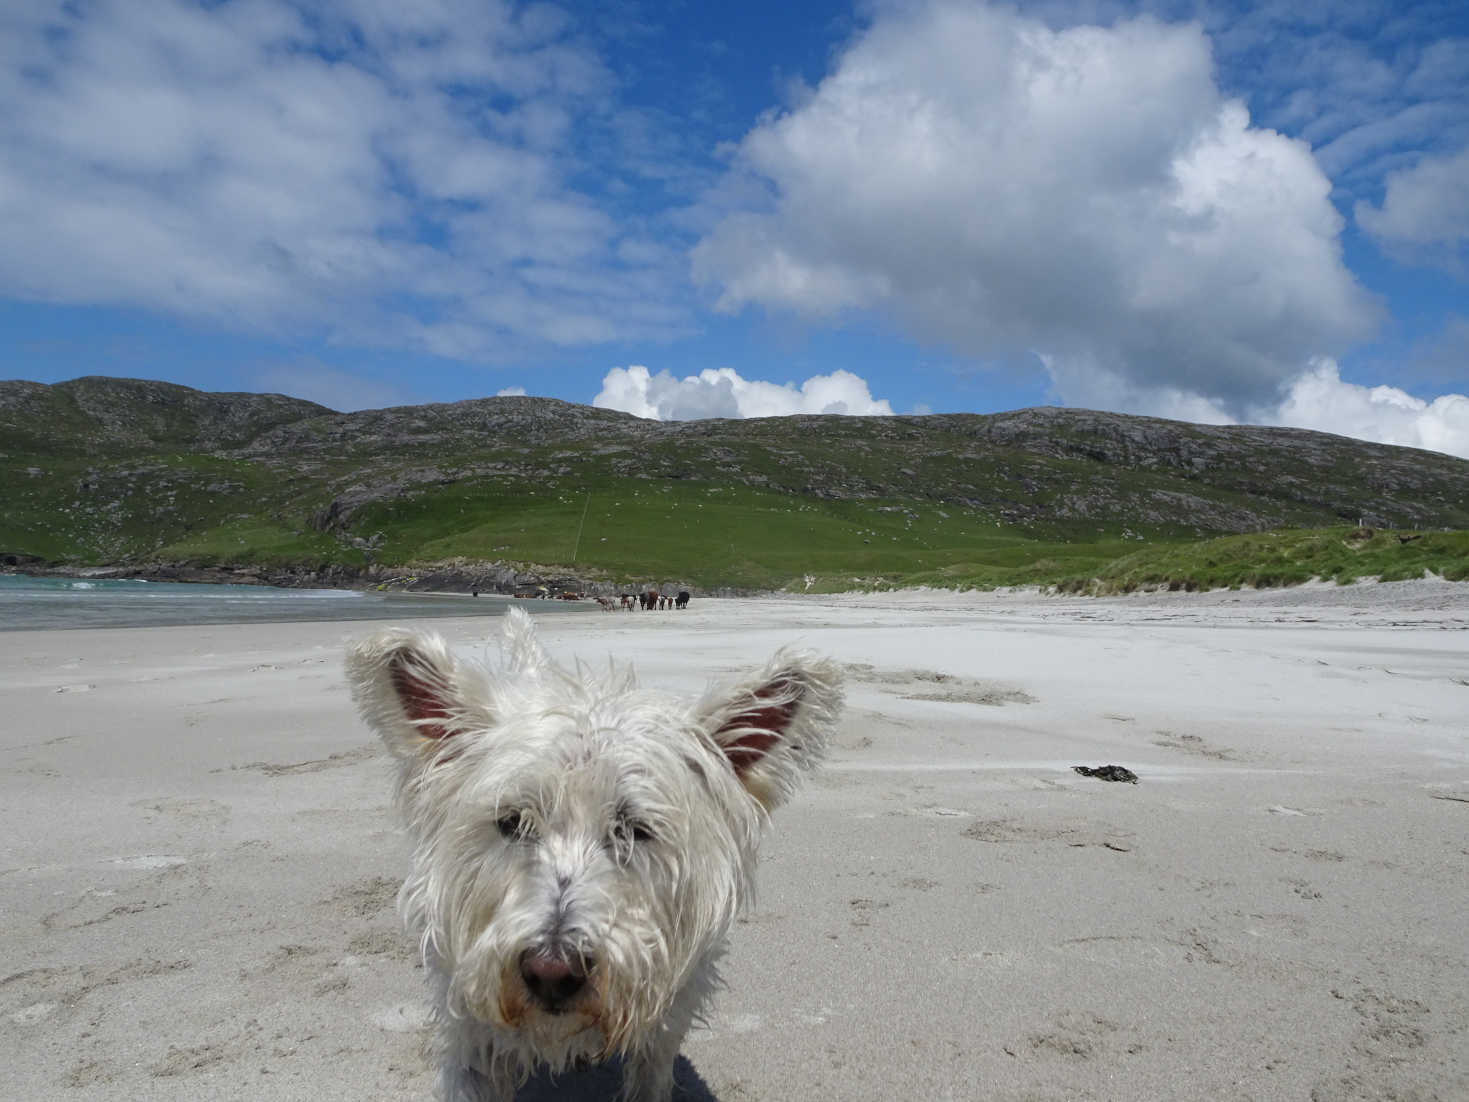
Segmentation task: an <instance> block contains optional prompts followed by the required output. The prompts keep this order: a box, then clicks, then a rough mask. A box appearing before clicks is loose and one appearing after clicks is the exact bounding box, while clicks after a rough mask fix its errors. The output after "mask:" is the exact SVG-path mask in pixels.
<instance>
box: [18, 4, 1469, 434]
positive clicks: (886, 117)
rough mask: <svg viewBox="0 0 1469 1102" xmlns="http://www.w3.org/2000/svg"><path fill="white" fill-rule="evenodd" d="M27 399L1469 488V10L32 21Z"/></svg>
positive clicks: (25, 47) (155, 8) (824, 8)
mask: <svg viewBox="0 0 1469 1102" xmlns="http://www.w3.org/2000/svg"><path fill="white" fill-rule="evenodd" d="M0 105H3V106H4V108H5V109H4V110H3V111H0V340H3V345H0V347H3V348H4V349H5V357H4V361H3V363H0V374H3V376H4V377H8V378H22V379H31V380H36V381H40V382H56V381H60V380H63V379H68V378H73V377H75V376H78V375H83V374H108V375H122V376H132V377H142V378H156V379H166V380H170V381H173V382H178V383H183V384H186V385H189V386H194V387H198V388H201V389H205V390H253V391H279V392H283V393H288V394H295V395H298V396H301V397H305V398H310V399H313V400H315V401H319V402H322V403H324V404H326V405H329V406H332V407H333V408H337V409H356V408H367V407H374V406H382V405H391V404H401V403H418V402H429V401H453V400H458V399H461V398H469V397H481V396H485V395H492V394H496V393H501V392H511V393H519V392H524V393H529V394H537V395H548V396H552V397H558V398H564V399H567V400H570V401H576V402H588V403H590V402H596V403H597V404H601V405H608V406H614V407H616V408H622V409H626V410H629V411H630V412H635V413H638V414H640V415H643V416H657V417H663V418H682V417H698V416H761V415H768V414H778V413H788V412H819V411H823V410H830V411H834V412H852V413H886V412H895V413H910V412H920V413H923V412H955V411H968V412H980V413H984V412H992V411H996V410H1004V409H1012V408H1016V407H1019V406H1025V405H1036V404H1060V405H1072V406H1081V407H1088V408H1103V409H1115V410H1121V411H1126V412H1137V413H1148V414H1156V415H1162V416H1171V417H1180V418H1183V419H1187V420H1199V421H1211V422H1230V421H1239V422H1251V423H1265V424H1286V425H1299V426H1303V427H1310V428H1319V429H1324V430H1327V431H1334V432H1341V433H1345V434H1348V435H1353V436H1359V437H1363V438H1366V439H1375V440H1384V441H1388V442H1392V443H1402V444H1411V445H1415V446H1420V447H1428V448H1433V449H1436V450H1442V451H1448V452H1452V453H1454V454H1459V455H1466V456H1469V398H1466V397H1465V394H1466V392H1469V281H1466V276H1469V268H1466V261H1469V9H1466V8H1465V6H1464V5H1463V3H1462V2H1461V0H1444V2H1438V0H1431V2H1427V3H1419V4H1406V5H1405V4H1397V3H1388V2H1375V0H1363V2H1360V3H1353V2H1346V3H1343V2H1335V0H1333V2H1329V3H1328V2H1320V3H1314V4H1313V3H1302V2H1276V3H1265V4H1249V5H1234V4H1208V3H1172V2H1160V3H1153V4H1144V5H1138V4H1113V3H1107V2H1059V0H1058V2H1054V3H1050V2H1046V3H1023V4H1019V5H1016V6H1008V5H997V4H980V3H968V2H962V3H961V2H956V0H933V2H885V0H879V2H874V3H866V2H864V3H858V4H855V5H854V4H847V3H828V2H819V3H818V2H813V3H805V4H798V5H793V4H775V3H746V4H743V5H712V4H702V3H698V4H675V3H663V4H652V3H598V4H591V3H586V4H580V3H573V4H562V5H556V4H529V5H526V4H510V3H495V2H488V3H487V2H483V0H435V2H421V3H416V4H411V5H410V4H402V3H397V2H391V0H341V2H338V3H333V4H314V3H305V2H299V3H297V2H289V0H210V2H206V3H200V2H196V0H94V2H88V0H66V2H61V3H47V2H44V0H33V2H29V3H26V4H19V5H7V6H6V8H5V10H3V11H0Z"/></svg>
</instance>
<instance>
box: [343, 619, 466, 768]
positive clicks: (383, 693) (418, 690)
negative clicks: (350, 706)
mask: <svg viewBox="0 0 1469 1102" xmlns="http://www.w3.org/2000/svg"><path fill="white" fill-rule="evenodd" d="M347 679H348V681H349V682H350V683H351V687H352V699H353V700H354V701H356V703H357V709H358V711H360V712H361V713H362V718H363V720H365V721H366V723H367V725H368V726H369V727H371V728H372V729H373V730H374V731H376V732H377V733H378V734H379V735H380V736H382V740H383V741H384V742H385V743H387V745H388V749H389V750H391V751H392V752H393V753H394V754H396V755H397V756H398V757H400V758H407V759H410V760H417V759H420V758H421V757H422V756H423V755H424V754H425V753H426V752H437V750H439V749H440V748H441V747H442V746H443V744H444V740H445V739H448V738H451V737H452V736H453V735H455V734H456V733H458V732H460V731H462V730H464V729H465V728H466V727H467V726H468V723H467V722H466V719H467V717H466V714H465V705H464V699H465V698H464V692H463V687H462V684H461V671H460V666H459V663H458V662H456V661H455V660H454V656H453V655H452V654H451V653H450V652H449V648H448V646H447V645H446V644H445V643H444V640H443V639H442V638H440V637H439V636H438V635H434V634H431V633H427V632H415V631H408V630H405V629H403V628H390V629H388V630H387V631H382V632H379V633H378V634H376V635H370V636H368V637H367V638H365V639H359V640H358V641H357V642H356V643H354V644H352V646H351V647H350V648H349V649H348V651H347Z"/></svg>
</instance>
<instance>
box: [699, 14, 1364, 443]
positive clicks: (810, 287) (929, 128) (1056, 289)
mask: <svg viewBox="0 0 1469 1102" xmlns="http://www.w3.org/2000/svg"><path fill="white" fill-rule="evenodd" d="M1330 191H1331V184H1330V181H1329V180H1328V179H1327V178H1326V176H1325V175H1324V173H1323V172H1322V171H1321V169H1320V168H1319V167H1318V165H1317V164H1316V162H1315V160H1314V159H1313V158H1312V156H1311V152H1310V149H1309V148H1308V147H1307V146H1306V145H1305V144H1304V143H1303V142H1300V141H1296V140H1293V139H1290V138H1287V137H1285V136H1283V135H1281V134H1279V133H1277V132H1275V131H1272V130H1268V129H1262V128H1259V127H1257V126H1253V125H1252V124H1251V121H1250V118H1249V115H1248V112H1247V111H1246V109H1245V107H1244V105H1243V104H1242V103H1240V102H1238V101H1235V100H1229V99H1226V98H1225V97H1224V96H1223V95H1222V94H1221V93H1220V91H1219V89H1218V87H1217V85H1216V83H1215V80H1214V75H1213V67H1212V58H1211V55H1210V46H1209V41H1208V39H1207V37H1206V36H1205V34H1204V33H1203V31H1202V30H1201V29H1200V28H1199V27H1198V26H1197V25H1194V24H1178V25H1168V24H1164V23H1160V22H1157V21H1155V20H1152V19H1149V18H1137V19H1131V20H1121V21H1118V22H1116V23H1114V24H1112V25H1110V26H1106V27H1100V26H1075V27H1069V28H1066V29H1061V30H1055V29H1052V28H1050V27H1048V26H1046V25H1045V24H1043V23H1041V22H1039V21H1037V20H1034V19H1031V18H1028V17H1026V16H1024V15H1021V14H1019V13H1017V12H1016V11H1014V10H1013V9H1009V8H1001V7H987V6H984V5H975V4H968V3H956V2H952V0H935V2H931V3H926V4H917V5H906V6H890V7H885V8H880V9H879V13H878V15H877V17H876V19H875V21H874V22H873V24H872V26H871V27H870V28H869V29H868V30H867V31H866V32H865V33H864V34H862V35H861V36H860V37H858V38H857V39H856V40H854V42H853V43H852V44H851V45H850V46H849V47H848V48H847V50H846V51H845V52H844V53H843V54H842V55H841V56H840V57H839V58H838V59H837V61H836V62H835V64H834V67H833V69H832V71H831V73H830V74H829V75H828V76H827V77H826V79H824V80H823V81H822V82H821V83H820V84H819V86H817V87H816V88H814V89H812V90H810V92H809V95H807V96H805V97H804V99H802V100H801V101H800V102H798V103H796V104H795V105H793V106H792V107H791V108H789V109H788V110H786V111H784V112H782V113H778V114H775V115H772V116H770V117H767V118H766V119H764V120H762V121H761V122H760V123H759V124H758V125H757V126H756V127H755V128H754V129H753V130H751V131H750V132H749V133H748V134H747V135H746V136H745V138H744V139H743V141H742V142H741V143H740V144H739V146H738V149H737V150H736V151H735V152H734V153H733V155H732V165H731V170H730V179H729V180H728V181H726V183H725V185H724V187H723V188H722V189H721V190H720V192H719V193H718V196H719V197H718V198H714V197H711V199H710V203H711V204H714V203H717V202H723V203H727V204H729V205H728V206H726V207H725V208H724V209H723V213H722V217H721V218H720V219H719V220H718V221H717V222H716V223H715V224H714V226H713V228H712V229H711V230H710V231H709V232H708V233H707V234H706V235H705V236H704V237H703V239H702V240H701V241H700V243H699V244H698V245H697V247H696V248H695V250H694V253H693V261H694V272H695V276H696V278H697V279H698V280H699V281H700V282H701V283H702V284H704V285H705V286H707V287H708V288H710V289H711V290H712V291H713V292H714V294H715V295H716V301H717V305H718V307H719V308H720V309H723V310H726V311H738V310H741V309H743V308H746V307H749V306H760V307H765V308H770V309H777V310H787V311H792V312H795V313H798V314H802V315H806V316H808V317H812V318H830V317H833V316H840V315H841V314H842V313H844V312H847V311H865V310H876V311H880V312H882V313H885V314H886V315H888V316H889V317H892V318H894V319H896V320H897V322H898V323H899V324H900V325H901V326H902V327H903V328H904V329H905V331H906V332H907V333H908V334H909V335H910V336H912V337H914V338H915V339H917V340H919V341H922V342H925V343H942V344H945V345H948V346H950V347H953V348H955V349H957V350H959V351H960V352H962V353H964V354H967V355H970V356H973V357H974V358H976V359H985V360H991V361H993V360H999V359H1005V358H1009V359H1011V360H1013V361H1014V362H1021V361H1024V360H1028V358H1029V356H1030V355H1031V354H1038V355H1040V356H1041V357H1042V358H1043V362H1046V363H1048V364H1049V365H1050V374H1051V380H1052V385H1053V388H1054V391H1055V393H1056V395H1057V397H1059V398H1060V399H1061V400H1062V401H1064V402H1066V403H1068V404H1086V399H1087V398H1088V396H1094V395H1098V394H1115V395H1122V396H1125V397H1130V398H1131V400H1132V401H1133V403H1134V407H1133V408H1142V407H1145V406H1148V405H1157V404H1160V403H1161V404H1163V405H1166V406H1170V407H1172V408H1177V409H1180V410H1186V409H1191V408H1192V409H1204V410H1212V411H1213V412H1214V419H1221V418H1222V419H1228V418H1231V417H1233V418H1238V417H1241V416H1243V415H1244V414H1245V412H1246V411H1247V410H1249V409H1251V408H1254V407H1256V406H1258V405H1261V404H1269V403H1271V402H1273V401H1276V400H1278V399H1279V398H1280V396H1281V395H1283V394H1284V393H1285V391H1286V390H1287V389H1288V388H1289V385H1290V382H1291V380H1292V379H1293V378H1294V377H1295V376H1296V375H1297V374H1298V373H1299V372H1300V370H1301V365H1303V364H1305V363H1307V362H1308V361H1309V360H1310V358H1311V357H1313V356H1317V355H1329V354H1336V353H1338V352H1340V351H1341V350H1342V349H1343V348H1345V347H1346V346H1347V345H1349V344H1350V343H1351V342H1352V341H1354V340H1356V339H1358V338H1359V337H1361V336H1363V335H1365V333H1366V332H1367V331H1369V329H1370V328H1371V325H1372V321H1373V318H1374V315H1375V304H1374V302H1373V301H1372V300H1371V298H1370V297H1369V296H1368V295H1367V294H1366V292H1364V291H1363V289H1362V288H1361V287H1360V286H1359V285H1358V284H1357V283H1356V281H1355V279H1354V278H1353V277H1352V275H1351V273H1350V272H1349V271H1348V270H1347V268H1346V267H1345V265H1344V264H1343V261H1342V257H1341V249H1340V244H1339V234H1340V232H1341V229H1342V219H1341V217H1340V216H1339V215H1338V213H1337V212H1336V210H1335V208H1334V207H1333V206H1332V204H1331V201H1330V198H1329V194H1330ZM752 194H756V195H760V196H764V199H762V200H756V201H749V200H747V199H746V200H742V201H741V202H739V203H736V202H734V201H733V200H730V199H728V198H727V197H729V196H750V195H752ZM1113 408H1117V407H1116V406H1114V407H1113Z"/></svg>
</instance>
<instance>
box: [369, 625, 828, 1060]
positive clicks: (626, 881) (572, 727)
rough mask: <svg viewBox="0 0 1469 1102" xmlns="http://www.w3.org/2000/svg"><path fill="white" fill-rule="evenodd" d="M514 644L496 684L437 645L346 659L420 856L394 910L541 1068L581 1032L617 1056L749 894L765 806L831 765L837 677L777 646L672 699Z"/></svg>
mask: <svg viewBox="0 0 1469 1102" xmlns="http://www.w3.org/2000/svg"><path fill="white" fill-rule="evenodd" d="M504 649H505V653H506V657H507V661H506V662H505V664H504V668H503V669H501V670H499V671H490V670H487V669H485V668H483V667H481V666H479V665H471V664H466V663H463V662H461V661H459V660H458V659H457V658H456V657H455V656H454V655H453V654H452V653H451V652H450V651H449V649H448V647H447V646H446V645H445V644H444V642H443V641H442V640H441V639H440V638H439V637H438V636H436V635H432V634H420V633H416V632H408V631H401V630H390V631H385V632H382V633H379V634H377V635H374V636H371V637H369V638H367V639H364V640H362V641H360V642H359V643H357V644H356V645H355V646H353V648H352V649H351V652H350V654H349V657H348V674H349V677H350V680H351V684H352V690H353V695H354V697H355V699H356V701H357V704H358V707H359V708H360V709H361V711H362V714H363V717H364V718H365V719H366V721H367V722H368V724H369V725H370V726H372V727H373V728H374V729H375V730H376V731H377V732H378V733H379V734H380V735H381V736H382V738H383V739H384V741H385V742H386V743H387V745H388V747H389V749H390V750H391V751H392V753H393V755H394V757H395V758H396V759H397V761H398V766H399V773H398V796H399V803H400V805H401V807H402V809H403V812H404V814H405V817H406V819H407V821H408V824H409V827H410V829H411V831H412V832H413V834H414V838H415V842H416V846H417V853H416V857H415V863H414V871H413V873H412V875H411V876H410V878H409V879H408V881H407V883H405V885H404V889H403V896H402V903H403V906H404V909H405V912H406V913H407V915H408V917H409V919H410V921H411V922H412V924H413V925H414V926H415V928H417V929H419V930H421V931H422V935H423V939H424V951H425V955H426V957H427V959H428V960H429V961H430V963H431V965H432V966H433V967H434V968H435V969H436V970H437V971H438V972H440V973H441V975H442V976H443V978H444V979H445V980H446V982H447V985H448V998H449V1002H450V1007H451V1009H452V1010H454V1011H456V1012H460V1013H466V1014H468V1015H470V1016H472V1017H474V1018H476V1019H478V1020H480V1021H484V1022H489V1023H492V1024H494V1025H498V1026H502V1027H506V1028H509V1029H512V1030H517V1031H519V1032H520V1033H521V1034H523V1035H524V1036H525V1037H526V1038H527V1040H528V1042H529V1043H530V1044H532V1046H533V1047H535V1048H536V1049H537V1051H538V1052H539V1053H540V1055H541V1057H542V1058H547V1057H548V1053H549V1054H550V1058H551V1059H552V1060H554V1051H555V1050H556V1049H557V1047H558V1046H561V1047H563V1048H564V1047H565V1045H566V1042H567V1041H568V1039H569V1038H571V1037H573V1036H575V1035H578V1034H582V1033H585V1032H587V1031H590V1030H595V1031H596V1034H597V1035H598V1036H599V1037H600V1041H599V1042H598V1044H599V1045H600V1047H601V1048H602V1049H603V1050H604V1051H606V1052H612V1051H627V1050H629V1048H631V1047H633V1046H635V1045H636V1044H637V1043H638V1041H639V1038H640V1037H641V1036H642V1035H644V1034H645V1033H646V1032H647V1031H648V1030H649V1029H651V1028H653V1026H654V1025H655V1023H657V1022H658V1021H659V1020H660V1019H661V1017H662V1015H663V1014H664V1012H665V1011H666V1010H667V1008H668V1004H669V1000H670V999H672V997H673V996H674V994H675V993H677V992H678V991H679V990H680V989H681V988H682V987H683V986H684V984H685V983H686V982H687V981H688V980H689V979H690V977H691V974H692V972H693V970H694V969H695V968H696V967H698V965H699V964H700V963H701V962H703V961H706V960H707V959H708V957H709V956H710V954H711V953H712V952H714V950H715V948H716V946H717V945H718V943H719V941H720V939H721V937H722V935H723V933H724V931H725V929H726V927H727V926H728V924H729V922H730V920H731V919H732V918H733V917H734V914H735V913H736V911H737V910H738V908H739V905H740V903H741V902H742V901H743V900H744V899H745V898H746V896H747V895H748V892H749V890H750V886H751V876H752V873H753V869H754V858H755V849H756V844H757V842H758V840H759V835H760V831H761V828H762V827H763V825H764V822H765V819H766V817H767V814H768V812H769V811H771V810H772V809H774V808H775V807H776V806H778V805H779V804H780V803H782V802H784V800H785V799H786V798H787V797H788V796H789V795H790V794H791V792H792V791H793V790H794V788H795V787H796V785H797V784H798V783H799V780H800V778H801V777H802V775H803V774H805V773H807V772H809V771H810V770H811V769H812V768H813V767H814V766H815V765H816V764H817V762H819V761H820V759H821V758H822V756H823V754H824V751H825V746H826V740H827V735H828V733H829V731H830V728H831V726H832V724H833V722H834V721H835V718H836V714H837V712H838V710H839V707H840V704H841V687H840V677H839V674H838V671H837V669H836V667H835V665H834V664H833V663H831V662H828V661H824V660H820V659H816V658H813V657H811V656H809V655H805V654H800V653H794V652H787V651H782V652H780V653H778V654H776V655H775V656H774V657H773V658H772V659H771V660H770V661H769V662H767V663H766V664H765V666H764V667H763V668H761V669H759V670H756V671H753V672H751V673H750V674H749V675H748V676H746V677H744V678H742V679H740V680H738V681H736V682H734V683H730V684H725V685H721V686H718V687H716V688H711V689H710V690H709V691H707V692H706V693H705V694H704V695H703V696H702V697H701V698H698V699H692V700H680V699H677V698H673V697H669V696H665V695H663V694H660V693H656V692H653V691H650V690H644V689H640V688H639V687H638V685H637V683H636V681H635V679H634V677H633V675H632V673H631V671H630V670H621V671H619V670H617V669H616V668H609V669H608V671H607V672H606V673H605V674H602V675H593V674H592V673H591V672H590V671H588V670H587V669H585V668H584V667H580V666H578V668H577V669H576V670H574V671H572V670H567V669H564V668H562V667H561V666H559V665H557V664H556V663H555V662H553V661H552V660H551V659H550V658H549V656H547V654H546V653H545V651H544V650H543V649H542V648H541V646H540V644H539V643H538V642H537V640H536V638H535V631H534V628H533V625H532V623H531V620H530V617H528V616H527V615H525V613H523V612H521V611H520V610H519V609H511V610H510V612H509V613H508V615H507V616H506V620H505V639H504Z"/></svg>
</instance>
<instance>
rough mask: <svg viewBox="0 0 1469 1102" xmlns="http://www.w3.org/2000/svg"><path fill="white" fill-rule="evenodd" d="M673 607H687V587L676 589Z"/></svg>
mask: <svg viewBox="0 0 1469 1102" xmlns="http://www.w3.org/2000/svg"><path fill="white" fill-rule="evenodd" d="M673 607H674V608H688V607H689V591H688V590H687V589H680V590H679V591H678V599H677V600H676V601H674V603H673Z"/></svg>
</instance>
